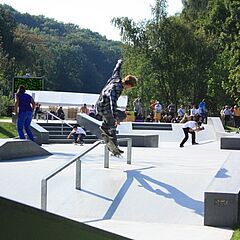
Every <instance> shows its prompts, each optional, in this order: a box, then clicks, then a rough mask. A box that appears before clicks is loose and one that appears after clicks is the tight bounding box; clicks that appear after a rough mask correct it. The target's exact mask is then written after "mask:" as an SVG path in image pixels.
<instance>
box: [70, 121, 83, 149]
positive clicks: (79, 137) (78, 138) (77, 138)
mask: <svg viewBox="0 0 240 240" xmlns="http://www.w3.org/2000/svg"><path fill="white" fill-rule="evenodd" d="M72 135H73V137H74V143H75V144H77V143H78V142H80V144H81V145H83V139H84V138H85V137H86V132H85V130H84V129H83V128H81V127H78V126H77V125H74V126H73V128H72V131H71V132H70V133H69V134H68V136H67V138H70V137H71V136H72Z"/></svg>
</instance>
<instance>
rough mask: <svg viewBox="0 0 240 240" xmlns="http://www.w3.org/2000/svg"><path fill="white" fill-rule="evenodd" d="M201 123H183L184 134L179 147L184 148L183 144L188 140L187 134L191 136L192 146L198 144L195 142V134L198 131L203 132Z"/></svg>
mask: <svg viewBox="0 0 240 240" xmlns="http://www.w3.org/2000/svg"><path fill="white" fill-rule="evenodd" d="M201 124H202V123H201V122H196V121H188V122H186V123H184V125H183V132H184V135H185V137H184V139H183V140H182V142H181V143H180V147H181V148H182V147H184V146H183V145H184V143H185V142H186V141H187V140H188V133H190V134H192V145H196V144H198V143H197V142H196V133H195V132H198V131H201V130H204V127H201Z"/></svg>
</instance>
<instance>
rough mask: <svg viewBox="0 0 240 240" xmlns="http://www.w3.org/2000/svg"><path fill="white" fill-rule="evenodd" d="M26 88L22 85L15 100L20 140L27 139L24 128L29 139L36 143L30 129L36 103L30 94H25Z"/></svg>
mask: <svg viewBox="0 0 240 240" xmlns="http://www.w3.org/2000/svg"><path fill="white" fill-rule="evenodd" d="M25 91H26V89H25V86H23V85H20V86H19V89H18V91H17V94H16V99H15V114H16V116H17V131H18V135H19V138H20V139H25V135H24V132H23V128H24V129H25V131H26V133H27V135H28V138H29V139H30V140H32V141H33V142H34V137H33V134H32V132H31V129H30V125H31V121H32V114H33V110H34V108H35V102H34V100H33V98H32V96H30V95H29V94H27V93H25Z"/></svg>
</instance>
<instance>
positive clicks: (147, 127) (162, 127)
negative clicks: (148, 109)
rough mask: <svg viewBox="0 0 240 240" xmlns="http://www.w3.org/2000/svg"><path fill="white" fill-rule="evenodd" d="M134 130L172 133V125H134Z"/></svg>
mask: <svg viewBox="0 0 240 240" xmlns="http://www.w3.org/2000/svg"><path fill="white" fill-rule="evenodd" d="M132 129H133V130H167V131H172V130H173V129H172V124H171V123H141V122H139V123H136V122H134V123H132Z"/></svg>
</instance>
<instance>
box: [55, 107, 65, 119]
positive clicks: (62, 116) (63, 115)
mask: <svg viewBox="0 0 240 240" xmlns="http://www.w3.org/2000/svg"><path fill="white" fill-rule="evenodd" d="M57 117H59V118H60V119H62V120H64V119H65V113H64V111H63V109H62V107H59V108H58V110H57Z"/></svg>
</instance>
